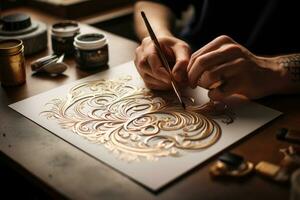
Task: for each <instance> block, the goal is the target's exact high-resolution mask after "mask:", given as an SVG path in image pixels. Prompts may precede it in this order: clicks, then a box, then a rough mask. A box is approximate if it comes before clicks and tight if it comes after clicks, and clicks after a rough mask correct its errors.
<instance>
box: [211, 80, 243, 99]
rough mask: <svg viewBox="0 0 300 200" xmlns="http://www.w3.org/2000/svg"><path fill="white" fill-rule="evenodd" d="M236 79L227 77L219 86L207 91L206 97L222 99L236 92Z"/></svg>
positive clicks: (237, 83)
mask: <svg viewBox="0 0 300 200" xmlns="http://www.w3.org/2000/svg"><path fill="white" fill-rule="evenodd" d="M237 80H238V79H229V80H227V81H225V82H224V83H223V84H222V85H220V86H219V87H217V88H215V89H213V90H210V91H209V92H208V97H209V98H210V99H211V100H214V101H222V100H223V99H225V98H227V97H229V96H231V95H233V94H235V93H237V91H238V87H239V86H238V85H239V81H237Z"/></svg>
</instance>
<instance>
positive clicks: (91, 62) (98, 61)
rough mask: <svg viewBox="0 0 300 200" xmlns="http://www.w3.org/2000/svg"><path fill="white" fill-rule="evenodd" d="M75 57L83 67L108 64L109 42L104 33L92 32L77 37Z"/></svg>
mask: <svg viewBox="0 0 300 200" xmlns="http://www.w3.org/2000/svg"><path fill="white" fill-rule="evenodd" d="M74 46H75V50H76V52H75V59H76V62H77V65H78V67H79V68H81V69H95V68H99V67H102V66H106V65H107V63H108V60H109V57H108V44H107V39H106V36H105V35H104V34H101V33H90V34H81V35H77V36H76V37H75V41H74Z"/></svg>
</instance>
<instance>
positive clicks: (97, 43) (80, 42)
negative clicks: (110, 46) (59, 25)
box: [74, 33, 107, 50]
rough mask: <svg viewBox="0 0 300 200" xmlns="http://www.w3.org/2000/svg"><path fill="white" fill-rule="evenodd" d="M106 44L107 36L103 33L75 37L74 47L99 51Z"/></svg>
mask: <svg viewBox="0 0 300 200" xmlns="http://www.w3.org/2000/svg"><path fill="white" fill-rule="evenodd" d="M106 44H107V39H106V36H105V35H104V34H102V33H88V34H80V35H77V36H76V37H75V41H74V46H75V47H77V48H79V49H83V50H93V49H99V48H101V47H103V46H104V45H106Z"/></svg>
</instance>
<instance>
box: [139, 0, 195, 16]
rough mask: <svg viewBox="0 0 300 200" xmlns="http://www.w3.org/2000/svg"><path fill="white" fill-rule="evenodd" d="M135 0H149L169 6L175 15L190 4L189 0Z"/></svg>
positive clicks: (179, 14)
mask: <svg viewBox="0 0 300 200" xmlns="http://www.w3.org/2000/svg"><path fill="white" fill-rule="evenodd" d="M137 1H151V2H155V3H160V4H163V5H165V6H167V7H168V8H170V9H171V10H172V11H173V13H174V14H175V16H176V17H180V16H181V13H182V12H183V11H185V10H186V9H187V8H188V6H189V5H190V1H189V0H137Z"/></svg>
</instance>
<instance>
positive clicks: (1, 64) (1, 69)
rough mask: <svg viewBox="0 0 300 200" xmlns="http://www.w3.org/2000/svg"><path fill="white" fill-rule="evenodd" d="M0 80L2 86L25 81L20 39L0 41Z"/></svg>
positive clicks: (22, 50)
mask: <svg viewBox="0 0 300 200" xmlns="http://www.w3.org/2000/svg"><path fill="white" fill-rule="evenodd" d="M0 81H1V84H2V85H3V86H17V85H21V84H24V83H25V82H26V72H25V59H24V46H23V42H22V40H17V39H9V40H2V41H1V42H0Z"/></svg>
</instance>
